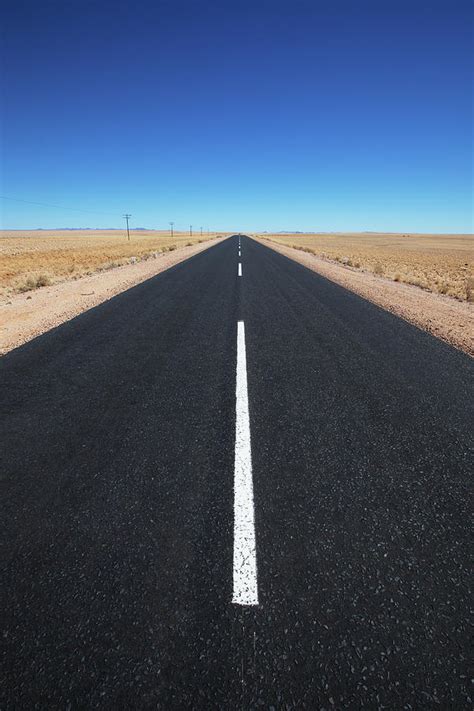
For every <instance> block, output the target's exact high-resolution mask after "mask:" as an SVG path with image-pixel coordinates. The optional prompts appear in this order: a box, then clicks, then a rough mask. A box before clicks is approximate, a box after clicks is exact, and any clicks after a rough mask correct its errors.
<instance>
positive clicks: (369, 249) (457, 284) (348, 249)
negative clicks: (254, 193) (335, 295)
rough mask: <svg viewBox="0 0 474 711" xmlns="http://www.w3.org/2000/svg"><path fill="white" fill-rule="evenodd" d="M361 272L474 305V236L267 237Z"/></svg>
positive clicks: (293, 235) (360, 235)
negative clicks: (467, 301) (412, 285)
mask: <svg viewBox="0 0 474 711" xmlns="http://www.w3.org/2000/svg"><path fill="white" fill-rule="evenodd" d="M259 236H260V237H263V238H264V239H271V240H272V241H274V242H276V243H277V244H284V245H287V246H290V247H295V248H297V249H302V250H306V251H309V252H312V253H313V254H315V255H318V256H320V257H325V258H327V259H332V260H336V261H339V262H342V263H344V264H347V265H348V266H352V267H355V268H357V269H361V270H366V271H368V272H372V273H374V274H376V275H380V276H385V277H387V278H388V279H393V280H394V281H398V282H404V283H407V284H414V285H415V286H419V287H421V288H423V289H427V290H429V291H432V292H434V293H438V294H447V295H448V296H452V297H455V298H457V299H460V300H469V299H472V300H474V281H473V278H472V277H473V266H474V263H473V260H474V235H472V234H464V235H463V234H452V235H435V234H405V235H402V234H389V233H382V234H375V233H366V232H361V233H340V234H339V233H324V234H323V233H321V234H284V235H280V234H276V235H271V234H262V235H259Z"/></svg>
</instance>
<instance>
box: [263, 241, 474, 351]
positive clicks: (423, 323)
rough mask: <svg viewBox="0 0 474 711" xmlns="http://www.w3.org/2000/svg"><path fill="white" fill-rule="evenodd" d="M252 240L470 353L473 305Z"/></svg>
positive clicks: (473, 346) (473, 341)
mask: <svg viewBox="0 0 474 711" xmlns="http://www.w3.org/2000/svg"><path fill="white" fill-rule="evenodd" d="M254 239H257V241H258V242H261V244H263V245H265V246H266V247H270V248H271V249H274V250H275V251H276V252H280V254H284V255H285V256H286V257H290V259H293V260H294V261H295V262H299V263H300V264H303V265H304V266H305V267H308V268H309V269H312V270H313V271H315V272H318V274H321V275H322V276H324V277H326V278H327V279H330V280H331V281H334V282H336V283H337V284H340V285H341V286H343V287H345V288H346V289H349V290H350V291H354V292H355V293H356V294H359V295H360V296H363V297H364V299H368V300H369V301H372V302H373V303H374V304H377V305H378V306H382V307H383V308H384V309H387V311H391V312H392V313H394V314H396V315H397V316H399V317H400V318H403V319H405V320H406V321H409V322H410V323H413V324H415V325H416V326H418V327H419V328H422V329H423V330H425V331H428V332H429V333H431V334H433V335H434V336H437V337H438V338H441V339H442V340H444V341H446V342H447V343H449V344H451V345H453V346H455V347H456V348H459V349H460V350H462V351H464V352H465V353H468V354H469V355H471V356H474V304H470V303H467V302H465V301H464V302H461V301H456V300H455V299H453V298H451V297H449V296H442V295H440V294H434V293H431V292H428V291H424V290H422V289H420V288H418V287H416V286H410V285H408V284H400V283H398V282H394V281H391V280H389V279H384V278H383V277H378V276H374V275H373V274H371V273H369V272H364V271H361V270H359V269H354V268H351V267H347V266H342V265H341V264H337V263H334V262H331V261H330V260H326V259H321V258H320V257H316V256H315V255H313V254H309V253H307V252H301V251H300V250H296V249H293V248H292V247H286V246H283V245H278V244H275V243H274V242H271V241H268V240H261V239H258V238H254Z"/></svg>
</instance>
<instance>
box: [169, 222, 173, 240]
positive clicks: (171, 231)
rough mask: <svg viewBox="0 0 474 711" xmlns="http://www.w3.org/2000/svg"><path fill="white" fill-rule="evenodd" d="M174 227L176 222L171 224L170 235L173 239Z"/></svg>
mask: <svg viewBox="0 0 474 711" xmlns="http://www.w3.org/2000/svg"><path fill="white" fill-rule="evenodd" d="M173 225H174V222H170V227H171V230H170V233H171V237H173Z"/></svg>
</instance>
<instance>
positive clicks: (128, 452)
mask: <svg viewBox="0 0 474 711" xmlns="http://www.w3.org/2000/svg"><path fill="white" fill-rule="evenodd" d="M241 249H242V256H241V259H240V260H239V257H238V237H237V236H235V237H232V238H230V239H229V240H226V241H225V242H223V243H221V244H219V245H216V246H214V247H212V248H211V249H209V250H207V251H205V252H203V253H201V254H199V255H196V256H195V257H193V258H192V259H190V260H188V261H186V262H184V263H181V264H179V265H177V266H175V267H173V268H172V269H170V270H169V271H167V272H164V273H162V274H160V275H159V276H157V277H155V278H153V279H150V280H149V281H147V282H144V283H142V284H140V285H139V286H136V287H134V288H133V289H131V290H129V291H127V292H126V293H123V294H121V295H119V296H117V297H115V298H113V299H112V300H110V301H109V302H107V303H105V304H102V305H100V306H98V307H96V308H94V309H92V310H91V311H89V312H87V313H84V314H82V315H81V316H79V317H77V318H75V319H73V320H72V321H70V322H69V323H67V324H64V325H62V326H60V327H59V328H57V329H55V330H54V331H51V332H49V333H47V334H45V335H43V336H41V337H39V338H37V339H35V340H34V341H32V342H31V343H29V344H27V345H25V346H22V347H21V348H19V349H17V350H16V351H13V352H11V353H10V354H8V355H7V356H5V357H4V358H3V359H2V361H1V365H0V378H1V381H0V383H1V389H0V392H1V400H2V406H1V419H0V441H1V461H0V471H1V481H0V483H1V504H0V505H1V517H0V521H1V528H2V535H1V545H2V549H1V561H2V599H3V602H2V608H3V614H2V628H3V636H2V654H3V657H2V677H1V681H0V689H1V692H0V707H1V708H2V709H15V710H16V709H33V708H38V709H45V708H48V709H93V708H103V709H148V708H150V709H156V708H165V709H184V708H200V709H201V708H202V709H237V708H238V709H256V708H260V707H262V708H267V709H271V708H273V709H304V708H307V709H318V708H319V709H326V710H330V709H333V708H340V709H347V708H349V709H352V708H354V709H358V708H366V709H375V708H378V709H382V708H390V709H420V708H423V709H424V708H426V709H429V708H446V709H447V708H449V709H463V708H467V707H468V706H469V705H470V704H469V688H468V681H469V677H468V676H467V675H468V670H467V656H468V647H467V627H468V621H467V620H468V618H467V611H468V569H469V556H468V553H469V541H468V524H467V521H468V497H467V494H468V489H467V487H468V473H469V470H470V465H471V466H472V458H471V459H470V458H469V452H470V451H472V450H470V449H469V447H470V445H472V439H471V440H470V427H469V425H470V423H472V375H473V367H472V361H471V360H470V359H469V358H468V357H467V356H465V355H463V354H462V353H460V352H458V351H456V350H454V349H452V348H450V347H449V346H447V345H445V344H444V343H442V342H440V341H437V340H436V339H434V338H432V337H431V336H429V335H427V334H425V333H422V332H421V331H419V330H417V329H416V328H414V327H413V326H411V325H409V324H407V323H405V322H403V321H401V320H400V319H397V318H396V317H394V316H392V315H391V314H389V313H386V312H385V311H383V310H381V309H379V308H378V307H376V306H374V305H372V304H370V303H368V302H367V301H364V300H363V299H361V298H359V297H358V296H357V295H354V294H351V293H349V292H347V291H345V290H344V289H343V288H341V287H339V286H338V285H335V284H333V283H331V282H329V281H327V280H325V279H324V278H322V277H320V276H318V275H316V274H314V273H312V272H310V271H308V270H306V269H305V268H304V267H302V266H301V265H299V264H296V263H294V262H291V261H290V260H288V259H286V258H285V257H283V256H281V255H280V254H277V253H275V252H273V251H271V250H269V249H267V248H265V247H263V246H261V245H259V244H257V243H256V242H254V241H252V240H250V239H248V238H246V237H243V238H242V247H241ZM239 261H240V262H241V264H242V276H241V277H240V276H238V262H239ZM238 321H242V322H243V324H244V327H245V346H246V373H245V372H244V370H243V371H242V373H244V375H245V376H246V379H247V382H246V384H247V386H248V389H247V397H248V408H249V409H248V411H249V424H250V433H251V455H252V472H251V481H253V501H252V505H253V507H254V511H253V514H254V519H253V525H254V533H255V537H256V562H257V571H256V575H257V578H258V579H257V586H258V605H255V604H249V605H239V604H234V603H232V598H233V574H235V570H234V569H233V550H234V536H235V531H234V493H235V492H234V465H235V455H236V453H235V447H236V362H237V322H238ZM244 405H245V403H244ZM242 412H244V414H245V407H244V409H243V410H242ZM234 594H235V590H234Z"/></svg>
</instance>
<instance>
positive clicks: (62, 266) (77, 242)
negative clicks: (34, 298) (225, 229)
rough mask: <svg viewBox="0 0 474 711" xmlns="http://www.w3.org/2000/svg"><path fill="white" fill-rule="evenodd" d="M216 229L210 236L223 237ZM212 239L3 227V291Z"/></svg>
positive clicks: (0, 245) (0, 248) (35, 285)
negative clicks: (128, 235)
mask: <svg viewBox="0 0 474 711" xmlns="http://www.w3.org/2000/svg"><path fill="white" fill-rule="evenodd" d="M219 236H220V235H217V234H215V233H212V234H210V235H209V239H215V238H217V237H219ZM207 240H208V237H207V235H206V236H203V237H201V236H200V235H199V234H198V235H196V236H195V237H190V236H189V234H188V233H179V232H178V233H175V234H174V235H173V237H171V236H170V235H169V233H168V232H166V233H164V232H157V231H137V232H135V231H131V232H130V241H128V240H127V235H126V233H125V234H124V232H123V231H122V230H71V231H69V230H63V231H60V230H58V231H56V230H51V231H46V230H41V231H39V230H38V231H37V230H34V231H1V232H0V256H1V259H0V295H1V296H3V297H6V296H8V295H10V294H14V293H22V292H27V291H32V290H34V289H38V288H41V287H44V286H50V285H51V284H55V283H58V282H61V281H66V280H71V279H79V278H81V277H83V276H87V275H90V274H94V273H96V272H101V271H106V270H109V269H114V268H115V267H120V266H123V265H125V264H134V263H136V262H140V261H144V260H147V259H158V258H159V257H160V255H161V254H163V253H164V252H171V251H174V250H175V249H180V248H182V247H186V246H192V245H194V244H198V243H200V242H205V241H207Z"/></svg>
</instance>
